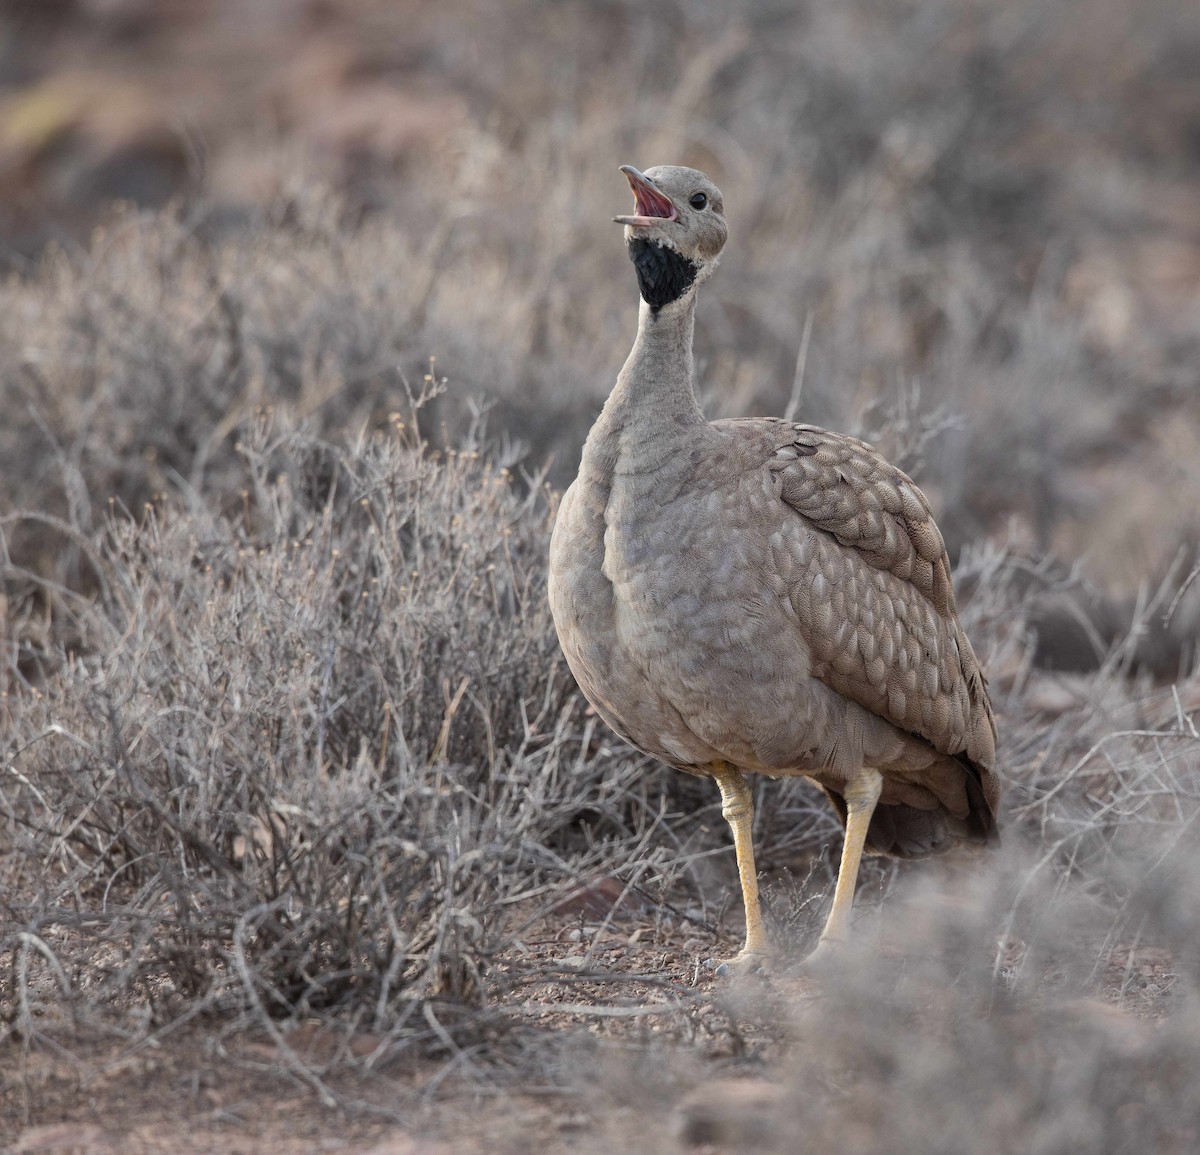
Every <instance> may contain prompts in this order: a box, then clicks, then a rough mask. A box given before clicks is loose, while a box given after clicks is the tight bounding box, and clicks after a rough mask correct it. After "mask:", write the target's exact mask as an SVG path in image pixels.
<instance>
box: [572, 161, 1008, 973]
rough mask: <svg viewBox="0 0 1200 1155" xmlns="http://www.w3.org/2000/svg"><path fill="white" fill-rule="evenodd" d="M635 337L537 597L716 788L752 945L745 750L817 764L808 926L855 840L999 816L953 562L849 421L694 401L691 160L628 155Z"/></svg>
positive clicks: (620, 720)
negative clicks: (832, 846) (839, 844)
mask: <svg viewBox="0 0 1200 1155" xmlns="http://www.w3.org/2000/svg"><path fill="white" fill-rule="evenodd" d="M621 171H623V172H624V173H625V176H626V177H627V179H628V180H629V184H630V186H631V188H632V189H633V194H634V197H635V198H636V210H635V213H634V214H633V215H630V216H618V217H615V218H614V220H615V221H616V222H617V223H618V224H623V225H624V226H625V243H626V246H627V248H628V251H629V256H630V259H631V260H632V261H633V264H634V267H635V268H636V270H637V276H638V284H639V287H640V289H641V295H642V301H641V305H640V308H639V313H638V331H637V339H636V340H635V341H634V344H633V350H632V352H631V353H630V354H629V358H628V360H626V362H625V366H624V368H623V369H622V370H621V373H620V375H619V376H618V378H617V384H616V387H615V388H614V389H613V391H612V394H611V395H610V396H609V398H608V401H607V403H606V404H605V406H604V409H603V411H602V412H601V414H600V417H599V418H598V419H597V421H596V424H595V425H594V426H593V427H592V430H591V433H590V434H589V435H588V438H587V442H586V444H585V445H584V448H583V456H582V460H581V462H580V467H579V475H578V477H577V478H576V480H575V482H574V483H573V484H572V485H571V487H570V488H569V489H568V490H567V492H566V493H565V494H564V495H563V498H562V503H561V505H560V506H559V510H558V517H557V520H556V523H555V526H554V533H553V537H552V539H551V544H550V605H551V609H552V611H553V614H554V623H555V626H556V628H557V630H558V637H559V641H560V643H561V644H562V648H563V652H564V653H565V654H566V658H567V662H568V664H569V665H570V667H571V671H572V672H573V673H574V675H575V678H576V680H577V681H578V683H579V685H580V687H581V688H582V690H583V692H584V694H585V695H586V696H587V698H588V700H589V701H590V702H591V703H592V705H593V706H594V707H595V709H596V711H597V712H598V713H599V714H600V716H601V717H602V718H603V719H604V720H605V721H606V722H607V723H608V724H609V726H611V727H612V728H613V729H614V730H615V731H616V732H617V733H618V734H620V735H621V736H622V737H623V738H625V739H626V740H627V741H629V742H631V743H633V745H635V746H637V747H639V748H640V749H642V750H644V751H645V752H646V753H648V754H651V755H653V756H654V757H656V758H659V759H661V760H662V761H663V762H666V763H668V764H669V765H671V766H675V767H677V768H678V769H680V770H685V771H688V772H689V773H692V774H701V775H708V776H710V777H712V778H714V779H715V780H716V783H717V785H718V786H719V787H720V790H721V800H722V813H723V815H724V816H725V818H726V820H727V821H728V822H729V825H730V826H731V827H732V830H733V840H734V846H735V849H736V853H737V863H738V872H739V875H740V878H741V886H742V897H743V901H744V903H745V913H746V942H745V946H744V947H743V949H742V951H741V952H740V954H739V955H738V956H737V958H736V959H734V960H733V962H734V963H735V964H736V965H739V966H742V967H744V968H746V969H753V968H754V967H756V966H758V965H760V964H761V963H762V962H763V961H765V959H766V957H767V955H768V947H767V940H766V934H765V931H764V928H763V921H762V915H761V912H760V908H759V901H758V881H757V876H756V873H755V868H754V849H753V845H752V842H751V819H752V805H753V803H752V795H751V792H750V787H749V785H748V783H747V781H746V778H745V774H746V773H747V772H749V773H757V774H767V775H770V776H772V777H778V776H786V775H796V774H802V775H806V776H807V777H809V778H811V779H813V780H814V781H816V782H817V783H818V784H819V785H820V786H821V787H822V788H823V789H824V791H825V793H826V794H827V795H828V797H829V799H830V801H831V802H832V804H833V806H834V807H835V809H836V810H837V813H838V815H839V816H840V817H841V819H842V821H843V822H844V824H845V828H846V836H845V843H844V846H843V849H842V858H841V866H840V869H839V873H838V879H837V885H836V887H835V890H834V899H833V907H832V909H831V910H830V912H829V917H828V921H827V922H826V924H825V928H824V931H823V933H822V935H821V940H820V943H819V944H818V949H819V950H820V949H822V948H824V947H826V945H827V944H829V943H831V942H836V941H837V940H839V939H841V938H842V937H843V936H844V934H845V931H846V927H847V922H848V916H849V912H850V906H851V902H852V900H853V896H854V886H855V882H856V880H857V877H858V867H859V862H860V859H861V856H862V854H863V852H864V850H867V851H871V852H875V853H882V854H892V855H897V856H900V857H917V856H923V855H927V854H933V853H936V852H938V851H941V850H945V849H947V848H949V847H950V846H952V845H954V844H956V843H958V842H960V841H963V840H968V841H975V842H985V841H988V840H989V839H991V838H992V837H993V836H994V830H995V818H994V815H995V810H996V805H997V801H998V794H999V789H998V782H997V779H996V777H995V775H994V773H993V770H994V766H995V756H996V733H995V725H994V723H993V720H992V711H991V706H990V704H989V702H988V694H987V687H986V684H985V682H984V678H983V674H982V672H981V670H980V667H979V662H978V660H977V659H976V657H975V654H974V652H973V651H972V649H971V643H970V642H969V641H968V640H967V637H966V635H965V634H964V633H963V630H962V626H961V625H960V624H959V621H958V616H957V613H956V610H955V604H954V591H953V589H952V587H951V583H950V564H949V561H948V559H947V557H946V550H945V546H944V545H943V543H942V536H941V534H940V532H939V531H938V528H937V526H936V525H935V524H934V521H933V516H932V514H931V512H930V509H929V503H928V502H927V501H926V499H925V496H924V495H923V494H922V493H921V491H920V490H919V489H918V488H917V487H916V485H915V484H914V483H913V482H912V480H911V479H910V478H909V477H908V476H907V475H906V474H904V473H902V472H901V471H900V470H899V469H897V468H895V467H894V466H892V465H890V464H889V463H888V462H887V461H885V460H884V459H883V458H882V457H881V456H880V455H879V454H878V453H877V452H876V451H875V450H874V449H872V448H871V446H869V445H867V444H866V443H865V442H862V441H859V440H857V439H856V438H853V437H847V436H844V435H842V434H840V433H831V432H829V431H828V430H825V429H818V428H816V427H814V426H811V425H797V424H792V423H790V422H787V421H781V420H778V419H775V418H751V419H744V420H732V421H714V422H709V421H708V420H706V419H705V417H704V415H703V414H702V413H701V411H700V407H699V405H698V404H697V402H696V398H695V394H694V392H693V389H692V330H693V319H694V316H695V309H696V294H697V291H698V290H699V288H700V286H701V285H702V284H703V283H704V281H705V280H707V279H708V277H709V276H710V275H711V273H712V271H713V270H714V268H716V265H717V260H718V257H719V256H720V253H721V249H722V248H723V247H724V244H725V240H726V235H727V234H726V225H725V217H724V215H723V213H724V204H723V201H722V197H721V193H720V192H719V190H718V189H717V188H716V187H715V186H714V185H713V183H712V182H711V181H710V180H709V179H708V178H707V177H706V176H705V175H704V174H703V173H701V172H697V171H696V170H695V169H690V168H678V167H674V166H661V167H658V168H652V169H650V170H648V171H647V172H645V173H642V172H639V171H638V170H637V169H635V168H633V167H631V166H628V165H624V166H622V170H621Z"/></svg>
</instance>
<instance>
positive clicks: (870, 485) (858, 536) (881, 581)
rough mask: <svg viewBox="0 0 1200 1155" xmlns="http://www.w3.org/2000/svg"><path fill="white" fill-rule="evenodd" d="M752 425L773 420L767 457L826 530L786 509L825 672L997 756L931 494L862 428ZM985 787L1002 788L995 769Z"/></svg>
mask: <svg viewBox="0 0 1200 1155" xmlns="http://www.w3.org/2000/svg"><path fill="white" fill-rule="evenodd" d="M720 424H722V425H728V426H731V427H737V426H740V425H742V424H743V423H742V422H738V421H732V422H722V423H720ZM745 426H746V427H747V428H746V432H747V433H750V432H751V429H750V428H749V427H750V426H757V427H758V429H759V430H762V429H763V428H764V427H767V428H771V427H774V431H775V432H776V433H777V436H776V437H775V439H774V441H775V448H774V450H773V451H772V452H770V455H769V457H768V459H767V461H766V462H765V466H766V468H767V469H768V470H769V471H770V473H771V474H772V475H773V478H774V480H775V484H776V487H777V492H778V494H779V497H780V499H781V501H782V503H783V504H784V505H786V506H787V507H789V508H790V509H791V510H793V511H794V512H795V513H797V514H799V515H800V517H801V518H803V519H804V521H805V522H807V523H808V525H809V526H811V527H812V528H815V529H817V530H820V531H821V532H820V533H817V534H813V533H811V532H802V531H801V532H796V533H794V534H790V533H788V532H787V531H786V530H787V523H786V521H785V522H784V530H783V531H782V532H780V533H779V534H777V535H775V536H774V537H773V538H772V546H773V549H775V551H776V553H777V556H776V557H775V559H774V561H775V568H776V569H777V570H779V571H782V572H783V573H784V574H785V575H786V581H785V584H786V588H787V590H788V596H789V597H790V599H791V602H792V605H793V607H794V609H795V611H796V616H797V620H798V623H799V625H800V628H801V630H802V632H803V634H804V637H805V641H806V642H807V643H808V645H809V647H810V649H811V652H812V656H813V661H814V669H813V673H814V675H815V676H816V677H818V678H820V679H821V680H822V681H824V682H825V683H826V684H827V685H829V686H831V687H832V688H833V689H835V690H837V692H838V693H840V694H842V695H843V696H845V697H847V698H850V699H852V700H854V701H856V702H858V703H859V704H860V705H862V706H864V707H865V708H866V709H868V710H870V711H871V712H872V713H875V714H878V715H880V716H881V717H884V718H887V719H888V720H889V721H891V722H892V723H893V724H894V725H896V726H898V727H899V728H901V729H903V730H906V731H908V732H909V733H912V734H916V735H919V736H920V737H922V738H924V739H925V740H926V741H927V742H929V743H930V745H932V746H933V747H934V748H935V749H937V750H939V751H941V752H942V753H945V754H950V755H965V756H966V758H967V759H969V760H970V761H971V762H973V763H975V764H976V766H977V767H981V768H984V769H990V768H991V767H993V766H994V764H995V742H996V734H995V725H994V722H993V719H992V711H991V705H990V703H989V701H988V694H987V687H986V684H985V682H984V678H983V674H982V671H981V670H980V667H979V662H978V660H977V659H976V657H975V653H974V651H973V650H972V649H971V644H970V642H969V641H968V640H967V637H966V635H965V634H964V633H963V630H962V627H961V626H960V625H959V622H958V616H957V613H956V610H955V603H954V591H953V587H952V585H951V581H950V562H949V559H948V558H947V556H946V547H945V545H944V543H943V541H942V535H941V533H940V532H939V530H938V528H937V525H936V524H935V523H934V520H933V514H932V512H931V510H930V508H929V503H928V501H927V500H926V499H925V495H924V494H923V493H922V492H921V491H920V489H918V488H917V486H916V484H915V483H914V482H913V481H912V479H911V478H909V477H908V476H907V475H906V474H905V473H903V472H902V471H901V470H899V469H897V468H896V467H895V466H893V465H891V464H889V463H888V462H887V461H885V460H884V459H883V458H882V457H881V456H880V455H879V454H878V453H877V452H876V451H875V450H874V449H873V448H871V446H869V445H868V444H866V442H863V441H859V440H858V439H856V438H853V437H847V436H845V435H843V434H838V433H832V432H829V431H827V430H824V429H819V428H816V427H815V426H811V425H793V424H790V423H787V422H782V421H780V422H761V421H753V422H746V423H745ZM769 448H770V447H769V446H768V449H769ZM800 528H801V527H798V529H800ZM985 790H987V791H988V792H989V793H994V784H993V782H992V781H988V782H987V783H986V784H985ZM989 801H990V799H989Z"/></svg>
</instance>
